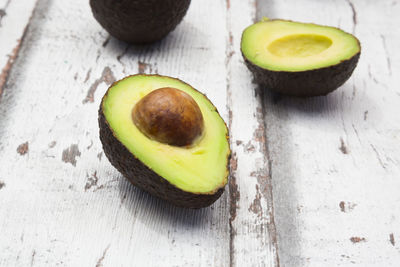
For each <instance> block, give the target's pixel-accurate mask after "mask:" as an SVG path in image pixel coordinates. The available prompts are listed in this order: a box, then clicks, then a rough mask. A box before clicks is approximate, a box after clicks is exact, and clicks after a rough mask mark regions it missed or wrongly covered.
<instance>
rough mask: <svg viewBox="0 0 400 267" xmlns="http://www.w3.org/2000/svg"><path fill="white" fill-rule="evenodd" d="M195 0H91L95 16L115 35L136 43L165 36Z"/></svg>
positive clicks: (144, 42) (150, 41)
mask: <svg viewBox="0 0 400 267" xmlns="http://www.w3.org/2000/svg"><path fill="white" fill-rule="evenodd" d="M190 1H191V0H162V1H159V0H90V6H91V8H92V12H93V15H94V17H95V19H96V20H97V21H98V22H99V23H100V25H101V26H102V27H103V28H104V29H106V30H107V31H108V32H109V33H110V34H111V35H112V36H114V37H115V38H117V39H120V40H122V41H125V42H128V43H132V44H146V43H152V42H155V41H158V40H161V39H162V38H164V37H165V36H166V35H167V34H168V33H169V32H171V31H172V30H174V29H175V27H176V26H177V25H178V24H179V22H181V20H182V19H183V17H184V16H185V14H186V12H187V10H188V8H189V5H190Z"/></svg>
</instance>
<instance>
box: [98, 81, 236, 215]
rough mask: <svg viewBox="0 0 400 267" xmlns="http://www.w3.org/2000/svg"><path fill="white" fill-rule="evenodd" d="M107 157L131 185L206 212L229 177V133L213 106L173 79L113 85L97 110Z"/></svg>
mask: <svg viewBox="0 0 400 267" xmlns="http://www.w3.org/2000/svg"><path fill="white" fill-rule="evenodd" d="M99 127H100V140H101V142H102V144H103V149H104V152H105V155H106V156H107V158H108V159H109V161H110V162H111V164H112V165H113V166H114V167H115V168H117V169H118V170H119V171H120V172H121V173H122V174H123V175H124V176H125V177H126V178H127V179H128V180H129V181H130V182H131V183H132V184H134V185H135V186H137V187H139V188H141V189H143V190H145V191H148V192H149V193H151V194H152V195H154V196H157V197H159V198H162V199H165V200H167V201H169V202H171V203H173V204H175V205H177V206H182V207H188V208H202V207H207V206H209V205H211V204H212V203H213V202H215V201H216V200H217V199H218V198H219V197H220V196H221V194H222V193H223V191H224V187H225V185H226V183H227V181H228V176H229V168H228V163H229V157H230V147H229V140H228V136H229V133H228V129H227V127H226V124H225V122H224V121H223V119H222V118H221V116H220V115H219V113H218V111H217V109H216V108H215V106H214V105H213V104H212V103H211V102H210V100H208V99H207V97H206V96H205V95H203V94H201V93H200V92H199V91H197V90H196V89H194V88H193V87H191V86H190V85H188V84H186V83H184V82H182V81H180V80H178V79H175V78H171V77H166V76H159V75H133V76H129V77H126V78H125V79H122V80H120V81H118V82H115V83H114V84H113V85H112V86H111V87H110V88H109V89H108V91H107V93H106V94H105V95H104V97H103V99H102V102H101V104H100V109H99Z"/></svg>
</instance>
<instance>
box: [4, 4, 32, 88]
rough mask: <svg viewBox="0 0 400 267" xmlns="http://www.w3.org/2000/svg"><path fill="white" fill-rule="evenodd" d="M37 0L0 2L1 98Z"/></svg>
mask: <svg viewBox="0 0 400 267" xmlns="http://www.w3.org/2000/svg"><path fill="white" fill-rule="evenodd" d="M36 2H37V1H36V0H29V1H16V0H14V1H12V0H1V1H0V40H1V41H0V96H1V93H2V90H3V87H4V85H5V83H6V81H7V76H8V73H9V72H10V69H11V67H12V65H13V62H14V60H15V58H16V57H17V55H18V50H19V48H20V45H21V42H22V39H23V35H24V33H25V31H26V27H27V26H28V24H29V19H30V17H31V14H32V12H33V9H34V7H35V5H36Z"/></svg>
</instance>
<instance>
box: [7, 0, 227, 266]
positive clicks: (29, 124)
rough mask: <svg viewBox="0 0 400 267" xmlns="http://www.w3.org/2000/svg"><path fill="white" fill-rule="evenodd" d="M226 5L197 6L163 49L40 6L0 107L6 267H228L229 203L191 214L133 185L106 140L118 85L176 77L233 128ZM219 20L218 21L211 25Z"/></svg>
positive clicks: (64, 10) (64, 8)
mask: <svg viewBox="0 0 400 267" xmlns="http://www.w3.org/2000/svg"><path fill="white" fill-rule="evenodd" d="M225 14H226V6H225V1H214V0H207V1H201V2H200V1H193V3H192V7H191V8H190V10H189V14H188V15H187V17H186V19H185V21H184V22H183V23H182V24H181V25H180V26H179V27H178V29H177V30H176V31H175V32H174V33H172V34H171V35H170V36H169V37H168V38H167V39H166V40H164V41H163V42H160V43H158V44H155V45H153V46H148V47H136V46H128V45H126V44H125V43H122V42H119V41H117V40H115V39H113V38H111V39H110V38H109V36H108V35H107V34H106V33H105V31H104V30H102V29H101V28H100V26H99V25H98V24H97V23H96V22H95V21H94V19H93V18H92V15H91V12H90V9H89V6H88V3H84V4H82V3H81V1H78V0H76V1H46V0H41V1H39V4H38V7H37V10H36V12H35V16H34V17H33V20H32V24H31V27H30V28H29V30H28V32H27V35H26V38H25V42H24V45H23V47H22V49H21V52H20V57H19V59H18V60H17V62H16V63H15V65H14V68H13V69H12V71H11V74H10V77H9V81H8V83H7V88H6V90H5V91H4V95H3V97H2V99H1V102H0V114H1V115H0V117H1V119H0V140H1V141H0V166H1V168H0V181H1V182H2V188H1V189H0V205H1V209H0V218H1V219H0V232H1V238H0V251H1V253H0V266H14V265H18V266H29V265H33V266H35V265H37V266H44V265H48V266H55V265H57V264H58V265H67V266H91V265H92V266H96V265H97V266H122V265H124V266H143V265H146V266H165V265H167V266H178V265H179V266H209V265H215V266H228V265H229V207H228V206H227V194H225V195H224V196H223V197H222V199H221V200H220V201H218V202H217V203H216V204H215V205H213V206H212V207H211V208H208V209H203V210H196V211H193V210H184V209H179V208H175V207H172V206H170V205H168V204H166V203H165V202H163V201H160V200H157V199H155V198H153V197H150V196H149V195H148V194H146V193H143V192H141V191H140V190H137V189H136V188H134V187H133V186H131V185H130V184H129V183H128V182H127V181H125V179H123V178H122V177H121V175H120V174H119V173H118V172H117V171H116V170H115V169H114V168H112V167H111V165H110V164H109V163H108V161H107V159H106V158H105V157H104V155H103V154H102V148H101V144H100V142H99V139H98V126H97V108H98V104H99V101H100V98H101V96H102V94H104V92H105V90H106V89H107V86H108V85H109V84H110V83H111V82H112V81H113V80H114V79H119V78H122V77H123V76H125V75H128V74H132V73H136V72H138V71H139V72H146V73H154V72H157V73H160V74H164V75H171V76H178V77H179V78H181V79H183V80H185V81H187V82H188V83H190V84H192V85H193V86H194V87H195V88H198V89H199V90H201V91H203V92H205V93H206V94H207V96H208V97H209V98H210V99H211V100H212V101H213V102H214V103H215V105H216V106H217V107H218V108H219V110H220V111H221V113H222V115H223V116H224V117H225V119H227V118H228V112H227V108H226V104H227V103H226V100H227V94H226V67H225V51H226V34H225V31H226V16H225ZM209 17H212V18H213V19H212V20H207V19H206V18H209Z"/></svg>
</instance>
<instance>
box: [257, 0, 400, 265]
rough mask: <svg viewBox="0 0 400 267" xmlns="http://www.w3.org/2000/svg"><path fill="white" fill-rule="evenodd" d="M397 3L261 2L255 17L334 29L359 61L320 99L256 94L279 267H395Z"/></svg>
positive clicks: (399, 134)
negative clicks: (347, 36)
mask: <svg viewBox="0 0 400 267" xmlns="http://www.w3.org/2000/svg"><path fill="white" fill-rule="evenodd" d="M399 13H400V2H399V1H380V2H379V3H378V2H376V1H370V0H368V1H355V0H353V1H351V0H347V1H344V0H343V1H342V0H340V1H339V0H335V1H317V0H312V1H289V0H283V1H265V2H263V3H261V2H260V5H259V17H261V16H267V17H270V18H284V19H291V20H298V21H305V22H315V23H321V24H325V25H332V26H338V27H342V28H343V29H345V30H347V31H348V32H354V33H355V35H356V36H358V37H359V39H360V41H361V44H362V55H361V59H360V62H359V65H358V67H357V69H356V71H355V73H354V75H353V76H352V78H351V79H350V80H349V81H348V82H347V83H346V84H345V85H344V86H342V87H341V88H340V89H339V90H337V91H336V92H334V93H332V94H330V95H328V96H327V97H318V98H312V99H294V98H289V97H279V96H276V95H273V94H271V93H267V94H266V95H265V104H264V106H265V113H266V120H265V121H266V125H267V126H266V128H267V137H268V138H267V140H268V142H267V143H268V149H269V151H270V158H271V174H272V181H273V196H274V207H275V222H276V228H277V232H278V243H279V258H280V263H281V266H355V265H356V266H399V263H400V245H399V244H400V218H399V214H400V194H399V189H400V179H399V178H400V168H399V163H400V152H399V151H400V142H399V141H400V117H399V116H398V113H399V108H400V106H399V101H400V88H399V86H398V85H399V79H400V78H399V75H398V73H399V70H400V69H399V67H400V65H399V63H400V54H399V53H397V47H399V45H400V35H399V31H398V30H397V25H399V23H400V19H399V16H398V15H397V14H399Z"/></svg>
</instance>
